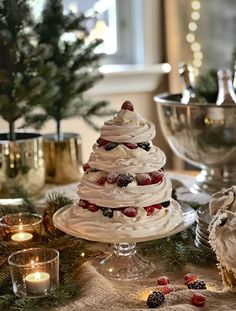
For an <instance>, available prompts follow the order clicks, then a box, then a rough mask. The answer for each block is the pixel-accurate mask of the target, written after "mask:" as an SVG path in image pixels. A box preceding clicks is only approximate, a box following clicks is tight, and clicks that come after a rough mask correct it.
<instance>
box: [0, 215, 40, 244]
mask: <svg viewBox="0 0 236 311" xmlns="http://www.w3.org/2000/svg"><path fill="white" fill-rule="evenodd" d="M42 221H43V217H42V216H41V215H38V214H31V213H16V214H8V215H5V216H3V217H1V218H0V232H1V236H2V239H3V240H4V241H12V242H16V243H24V242H30V241H38V240H40V237H41V228H42Z"/></svg>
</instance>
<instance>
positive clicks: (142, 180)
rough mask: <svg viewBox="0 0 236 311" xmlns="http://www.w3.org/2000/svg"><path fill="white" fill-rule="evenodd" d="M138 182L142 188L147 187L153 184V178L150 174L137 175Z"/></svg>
mask: <svg viewBox="0 0 236 311" xmlns="http://www.w3.org/2000/svg"><path fill="white" fill-rule="evenodd" d="M136 180H137V182H138V185H140V186H147V185H151V183H152V180H151V177H150V176H149V175H148V174H137V175H136Z"/></svg>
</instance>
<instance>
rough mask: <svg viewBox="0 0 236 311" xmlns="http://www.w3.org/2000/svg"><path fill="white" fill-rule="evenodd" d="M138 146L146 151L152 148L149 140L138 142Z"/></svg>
mask: <svg viewBox="0 0 236 311" xmlns="http://www.w3.org/2000/svg"><path fill="white" fill-rule="evenodd" d="M138 146H139V147H140V148H142V149H144V150H146V151H149V150H150V149H151V146H150V144H149V142H148V141H146V142H144V143H138Z"/></svg>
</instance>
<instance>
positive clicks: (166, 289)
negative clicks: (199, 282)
mask: <svg viewBox="0 0 236 311" xmlns="http://www.w3.org/2000/svg"><path fill="white" fill-rule="evenodd" d="M174 291H175V288H174V286H172V285H165V286H164V287H162V289H161V292H162V293H163V294H164V295H167V294H169V293H171V292H174Z"/></svg>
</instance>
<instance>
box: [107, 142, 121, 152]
mask: <svg viewBox="0 0 236 311" xmlns="http://www.w3.org/2000/svg"><path fill="white" fill-rule="evenodd" d="M117 146H118V144H117V143H112V142H111V143H108V144H106V145H105V147H104V148H105V149H106V150H107V151H110V150H112V149H114V148H115V147H117Z"/></svg>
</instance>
